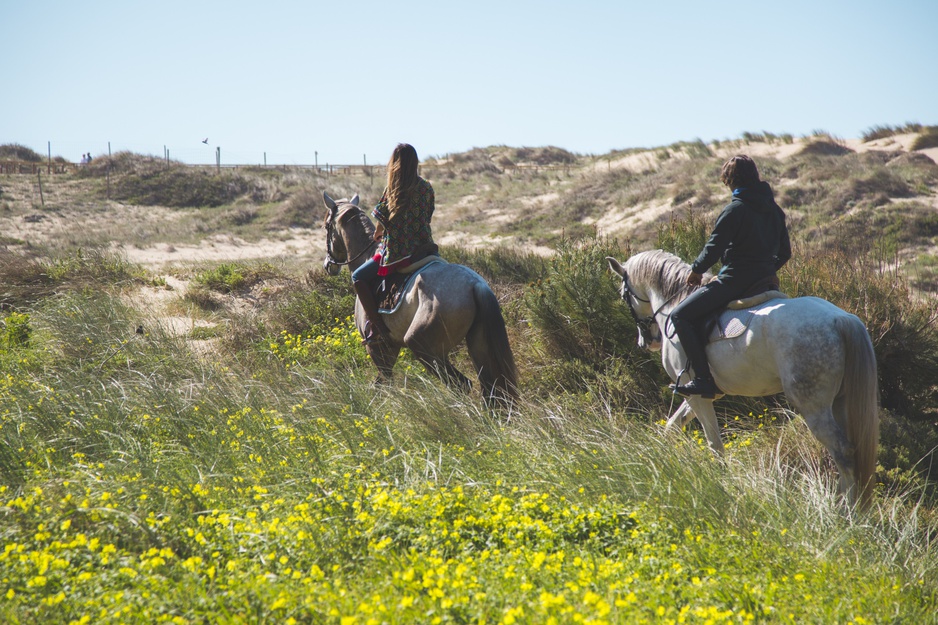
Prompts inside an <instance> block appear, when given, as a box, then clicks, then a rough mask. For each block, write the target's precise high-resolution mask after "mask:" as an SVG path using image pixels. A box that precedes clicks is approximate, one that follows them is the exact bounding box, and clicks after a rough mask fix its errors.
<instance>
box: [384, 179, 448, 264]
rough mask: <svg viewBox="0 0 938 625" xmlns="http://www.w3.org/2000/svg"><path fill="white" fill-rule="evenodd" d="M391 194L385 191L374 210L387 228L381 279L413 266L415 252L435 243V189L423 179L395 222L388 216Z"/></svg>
mask: <svg viewBox="0 0 938 625" xmlns="http://www.w3.org/2000/svg"><path fill="white" fill-rule="evenodd" d="M387 200H388V191H387V189H385V190H384V194H383V195H382V196H381V200H380V201H379V202H378V204H377V205H376V206H375V209H374V210H373V211H372V213H371V214H372V216H373V217H374V218H375V219H377V220H378V221H379V222H381V224H382V225H383V226H384V238H383V239H382V240H381V243H382V247H383V251H381V252H379V253H380V254H381V261H380V262H381V268H380V269H378V275H379V276H386V275H388V274H391V273H394V271H395V270H397V269H400V268H402V267H406V266H407V265H409V264H410V263H411V256H413V254H414V252H416V251H417V250H418V248H421V247H423V246H425V245H428V244H431V243H433V233H432V231H431V230H430V219H431V218H432V217H433V209H434V208H435V200H434V194H433V187H432V186H430V183H429V182H427V181H426V180H424V179H423V178H421V177H419V176H418V177H417V185H416V187H415V188H414V193H413V195H412V196H411V198H410V203H409V205H408V206H406V207H404V208H402V210H399V211H398V213H397V215H395V216H394V219H393V220H392V219H391V218H390V216H389V214H388V201H387Z"/></svg>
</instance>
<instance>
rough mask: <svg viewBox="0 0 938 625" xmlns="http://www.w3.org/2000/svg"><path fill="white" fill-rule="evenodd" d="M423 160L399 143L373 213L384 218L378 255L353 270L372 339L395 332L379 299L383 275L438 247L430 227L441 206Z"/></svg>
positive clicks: (367, 339)
mask: <svg viewBox="0 0 938 625" xmlns="http://www.w3.org/2000/svg"><path fill="white" fill-rule="evenodd" d="M419 164H420V161H419V159H418V158H417V150H415V149H414V146H412V145H410V144H408V143H399V144H397V147H395V148H394V152H393V153H392V154H391V159H390V160H389V161H388V172H387V175H388V182H387V187H386V188H385V189H384V193H383V194H382V196H381V200H380V201H379V202H378V204H377V205H376V206H375V208H374V210H373V211H372V213H371V215H372V217H374V218H375V220H376V221H377V222H378V225H377V229H376V230H375V234H374V237H375V241H379V242H380V243H381V245H380V246H379V248H378V252H377V253H376V254H375V256H374V258H372V259H371V260H368V261H367V262H365V263H364V264H363V265H362V266H361V267H359V268H358V269H357V270H356V271H355V272H354V273H353V274H352V286H353V287H354V289H355V293H356V294H357V295H358V300H359V301H360V302H361V304H362V308H363V309H364V310H365V316H366V317H368V322H369V324H368V325H369V329H368V331H366V336H365V342H366V343H372V342H377V341H381V340H384V339H386V338H387V337H388V335H389V331H388V328H387V326H386V325H385V323H384V320H383V319H382V318H381V314H380V313H379V312H378V304H377V302H376V301H375V296H374V283H375V281H376V280H377V278H378V277H380V276H387V275H390V274H392V273H394V272H395V271H397V270H398V269H402V268H404V267H407V266H408V265H410V264H411V263H414V262H416V261H418V260H420V259H421V258H424V257H426V256H427V255H428V254H435V253H436V252H437V247H436V245H435V244H434V243H433V233H432V231H431V229H430V219H431V218H432V217H433V209H434V208H435V203H434V194H433V187H432V186H430V183H429V182H427V181H426V180H424V179H423V178H421V177H420V176H419V175H418V174H417V167H418V165H419Z"/></svg>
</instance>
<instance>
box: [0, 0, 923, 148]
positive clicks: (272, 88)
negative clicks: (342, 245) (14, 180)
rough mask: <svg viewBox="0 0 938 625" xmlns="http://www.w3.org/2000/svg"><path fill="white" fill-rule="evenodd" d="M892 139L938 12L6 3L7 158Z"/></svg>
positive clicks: (912, 118) (667, 5)
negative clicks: (404, 145)
mask: <svg viewBox="0 0 938 625" xmlns="http://www.w3.org/2000/svg"><path fill="white" fill-rule="evenodd" d="M907 122H918V123H922V124H929V125H931V124H938V0H842V1H841V0H784V1H759V0H748V1H747V2H736V1H732V2H729V1H725V2H724V1H716V2H710V1H706V0H644V1H641V2H636V1H632V0H618V1H614V0H602V1H601V0H567V1H564V2H558V1H554V0H537V1H528V0H494V1H493V0H472V1H448V0H433V1H410V0H399V1H394V0H375V1H370V0H331V1H328V2H326V1H321V0H308V1H305V2H301V1H291V0H254V1H252V2H244V1H241V0H225V1H215V0H186V1H179V0H159V1H156V2H141V1H137V0H85V1H81V0H0V144H3V143H20V144H23V145H27V146H29V147H31V148H33V149H34V150H36V151H37V152H40V153H42V154H46V152H47V145H48V143H49V142H51V148H52V155H53V156H56V155H61V156H64V157H66V158H69V159H72V160H76V161H77V160H79V159H80V157H81V155H82V154H83V153H85V152H89V151H90V152H91V153H92V154H93V155H101V154H106V153H107V150H108V142H110V144H111V149H112V150H113V151H115V152H116V151H118V150H132V151H134V152H140V153H143V154H154V155H158V156H162V155H163V154H164V148H165V149H168V150H169V155H170V157H171V158H175V159H179V160H182V161H185V162H190V163H214V162H215V154H216V149H218V148H220V150H221V158H222V162H224V163H261V162H263V160H264V154H265V153H266V157H267V162H268V163H270V164H275V163H276V164H280V163H296V164H309V163H313V162H314V160H316V161H318V163H319V164H321V165H322V164H325V163H332V164H339V163H341V164H348V163H361V162H363V161H367V162H368V163H380V164H383V163H385V162H386V161H387V159H388V157H389V155H390V153H391V150H392V149H393V147H394V145H395V144H396V143H398V142H400V141H405V142H409V143H412V144H413V145H414V146H415V147H416V148H417V151H418V154H420V156H421V157H425V156H442V155H444V154H447V153H452V152H462V151H465V150H469V149H471V148H473V147H483V146H489V145H509V146H514V147H521V146H531V147H533V146H545V145H554V146H558V147H562V148H565V149H568V150H571V151H573V152H578V153H582V154H604V153H606V152H609V151H611V150H614V149H623V148H630V147H655V146H661V145H667V144H670V143H673V142H676V141H693V140H695V139H698V138H699V139H703V140H704V141H710V140H713V139H733V138H738V137H739V136H740V135H742V133H744V132H763V131H767V132H772V133H775V134H782V133H790V134H793V135H795V136H802V135H807V134H810V133H812V132H813V131H815V130H824V131H827V132H830V133H831V134H833V135H835V136H838V137H841V138H845V139H847V138H858V137H860V136H861V134H862V133H863V132H864V131H865V130H868V129H869V128H871V127H873V126H879V125H887V124H888V125H892V126H896V125H902V124H905V123H907ZM206 138H207V139H208V141H209V142H208V144H203V143H202V140H203V139H206ZM317 153H318V154H317Z"/></svg>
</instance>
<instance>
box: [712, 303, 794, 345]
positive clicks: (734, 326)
mask: <svg viewBox="0 0 938 625" xmlns="http://www.w3.org/2000/svg"><path fill="white" fill-rule="evenodd" d="M786 298H788V296H787V295H785V294H784V293H782V292H781V291H766V292H765V293H760V294H759V295H755V296H753V297H747V298H746V299H738V300H734V301H732V302H730V303H729V304H728V305H727V309H726V310H725V311H723V312H722V313H720V316H719V317H718V318H717V320H716V323H714V324H713V328H712V329H711V330H710V335H709V337H708V341H709V342H711V343H712V342H713V341H719V340H722V339H733V338H736V337H737V336H740V335H742V334H743V332H745V331H746V328H748V327H749V324H750V323H751V322H752V318H753V317H754V316H755V311H757V310H759V309H760V308H762V307H763V306H765V305H766V304H767V303H768V302H770V301H772V300H774V299H786Z"/></svg>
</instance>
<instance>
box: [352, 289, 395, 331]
mask: <svg viewBox="0 0 938 625" xmlns="http://www.w3.org/2000/svg"><path fill="white" fill-rule="evenodd" d="M352 288H354V289H355V294H356V295H358V301H359V302H361V304H362V308H363V309H364V311H365V318H366V319H367V323H366V324H365V340H364V341H362V342H363V343H364V344H365V345H371V344H373V343H380V342H382V341H386V340H387V339H388V338H390V336H391V331H390V330H388V327H387V326H386V325H385V323H384V319H383V318H382V317H381V313H380V312H378V303H377V302H376V301H375V295H374V293H373V292H372V291H371V285H369V284H368V283H367V282H364V281H362V280H359V281H358V282H353V283H352Z"/></svg>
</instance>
